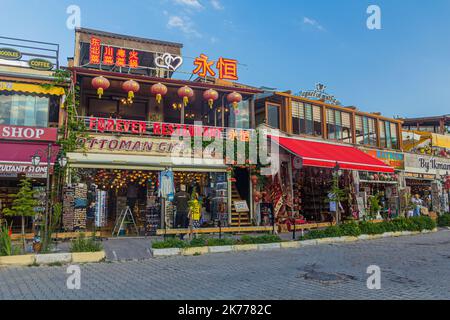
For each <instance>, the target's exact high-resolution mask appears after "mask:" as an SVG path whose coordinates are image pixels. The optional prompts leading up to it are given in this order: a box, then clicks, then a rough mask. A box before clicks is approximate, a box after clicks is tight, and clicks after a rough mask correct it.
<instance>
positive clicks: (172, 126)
mask: <svg viewBox="0 0 450 320" xmlns="http://www.w3.org/2000/svg"><path fill="white" fill-rule="evenodd" d="M88 128H89V131H93V132H99V133H106V132H110V133H117V134H134V135H152V136H164V137H171V136H172V135H174V134H177V135H180V136H187V135H189V136H191V137H204V138H218V139H219V138H225V137H226V138H227V139H229V140H239V141H242V142H248V141H250V140H251V136H252V135H251V131H250V130H245V129H233V128H230V129H228V130H227V129H225V128H219V127H207V126H194V125H186V124H179V123H164V122H145V121H137V120H122V119H106V118H96V117H91V118H89V125H88Z"/></svg>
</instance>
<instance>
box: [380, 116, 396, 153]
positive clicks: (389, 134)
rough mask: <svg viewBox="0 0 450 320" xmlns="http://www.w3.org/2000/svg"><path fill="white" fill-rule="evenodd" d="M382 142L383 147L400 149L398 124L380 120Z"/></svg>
mask: <svg viewBox="0 0 450 320" xmlns="http://www.w3.org/2000/svg"><path fill="white" fill-rule="evenodd" d="M380 143H381V146H382V147H383V148H388V149H398V147H399V143H398V134H397V124H395V123H393V122H389V121H380Z"/></svg>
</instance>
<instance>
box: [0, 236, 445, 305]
mask: <svg viewBox="0 0 450 320" xmlns="http://www.w3.org/2000/svg"><path fill="white" fill-rule="evenodd" d="M370 265H377V266H379V267H380V268H381V286H382V288H381V290H369V289H367V287H366V280H367V278H368V277H369V275H368V274H367V273H366V270H367V267H368V266H370ZM66 269H67V266H63V267H26V268H1V269H0V299H89V300H91V299H194V300H197V299H199V300H203V299H233V300H242V299H390V300H391V299H450V281H449V279H450V231H449V230H444V231H440V232H438V233H434V234H426V235H419V236H413V237H402V238H388V239H380V240H374V241H364V242H357V243H342V244H333V245H321V246H314V247H305V248H301V249H284V250H277V251H266V252H248V253H233V254H214V255H205V256H194V257H181V256H180V257H174V258H164V259H146V260H141V261H126V262H107V263H101V264H90V265H82V266H81V289H80V290H69V289H67V287H66V280H67V277H68V274H67V273H66Z"/></svg>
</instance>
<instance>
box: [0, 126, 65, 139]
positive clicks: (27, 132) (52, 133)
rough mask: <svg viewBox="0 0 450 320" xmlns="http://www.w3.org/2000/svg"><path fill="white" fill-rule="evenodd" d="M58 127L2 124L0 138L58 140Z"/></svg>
mask: <svg viewBox="0 0 450 320" xmlns="http://www.w3.org/2000/svg"><path fill="white" fill-rule="evenodd" d="M57 137H58V129H56V128H35V127H21V126H9V125H0V140H1V139H5V140H28V141H56V140H57Z"/></svg>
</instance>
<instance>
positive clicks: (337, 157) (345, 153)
mask: <svg viewBox="0 0 450 320" xmlns="http://www.w3.org/2000/svg"><path fill="white" fill-rule="evenodd" d="M272 140H273V141H272V143H277V144H279V146H280V147H281V148H280V171H279V172H278V174H277V175H276V176H274V177H272V179H269V180H270V181H268V183H267V185H266V186H264V187H263V188H264V189H266V190H267V192H264V195H263V203H262V204H261V207H262V208H263V211H264V210H266V209H265V208H267V207H269V208H270V209H269V211H272V213H273V215H274V216H275V218H276V219H275V220H276V222H277V224H278V225H279V226H280V230H282V231H283V230H291V229H292V224H294V223H295V224H296V225H302V224H311V223H329V222H333V221H336V220H337V219H341V220H342V219H362V218H364V217H365V216H367V215H368V211H369V209H370V204H369V203H370V201H369V199H370V198H371V197H372V196H373V195H372V193H374V192H376V191H377V190H375V189H374V188H373V187H372V188H368V186H367V185H365V183H366V181H367V182H369V179H370V178H367V180H365V179H364V177H365V176H366V175H369V176H370V175H377V176H378V175H379V176H381V177H383V179H386V180H387V179H393V178H394V177H393V174H394V169H393V168H392V167H390V166H389V165H387V164H385V163H383V162H382V161H380V160H378V159H376V158H374V157H372V156H370V155H368V154H366V153H364V152H362V151H360V150H358V149H356V148H354V147H351V146H348V145H340V144H333V143H324V142H319V141H317V140H316V141H315V140H304V139H298V138H290V137H275V138H273V139H272ZM339 190H340V191H339ZM338 193H341V194H342V196H341V199H340V200H339V198H337V196H336V194H338ZM266 211H267V210H266Z"/></svg>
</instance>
